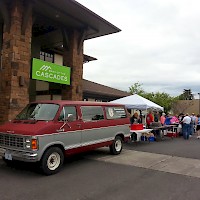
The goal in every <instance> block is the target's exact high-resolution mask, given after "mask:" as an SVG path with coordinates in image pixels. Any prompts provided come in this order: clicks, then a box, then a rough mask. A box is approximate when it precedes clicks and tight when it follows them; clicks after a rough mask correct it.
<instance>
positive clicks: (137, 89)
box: [129, 82, 145, 96]
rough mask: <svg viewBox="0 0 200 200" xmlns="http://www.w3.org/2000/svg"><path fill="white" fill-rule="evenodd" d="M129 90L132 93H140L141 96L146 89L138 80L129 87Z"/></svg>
mask: <svg viewBox="0 0 200 200" xmlns="http://www.w3.org/2000/svg"><path fill="white" fill-rule="evenodd" d="M129 92H130V93H131V94H138V95H140V96H141V95H142V94H144V93H145V91H144V90H143V88H142V84H140V83H139V82H136V83H134V84H133V85H131V87H129Z"/></svg>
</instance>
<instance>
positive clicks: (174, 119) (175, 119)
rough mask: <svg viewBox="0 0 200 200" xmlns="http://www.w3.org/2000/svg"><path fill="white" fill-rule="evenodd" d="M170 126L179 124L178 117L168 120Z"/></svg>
mask: <svg viewBox="0 0 200 200" xmlns="http://www.w3.org/2000/svg"><path fill="white" fill-rule="evenodd" d="M170 122H171V124H178V123H179V119H178V116H176V115H175V116H173V117H172V118H171V120H170Z"/></svg>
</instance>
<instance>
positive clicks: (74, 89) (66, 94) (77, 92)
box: [62, 30, 83, 101]
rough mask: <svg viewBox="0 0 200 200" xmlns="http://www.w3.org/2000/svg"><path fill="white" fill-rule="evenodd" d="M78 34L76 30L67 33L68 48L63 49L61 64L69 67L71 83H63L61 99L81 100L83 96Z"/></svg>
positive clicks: (80, 49) (81, 50) (81, 51)
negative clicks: (67, 84) (68, 84)
mask: <svg viewBox="0 0 200 200" xmlns="http://www.w3.org/2000/svg"><path fill="white" fill-rule="evenodd" d="M80 34H81V33H80V31H79V32H78V31H77V30H73V31H71V32H70V33H69V34H68V36H69V50H65V51H64V55H63V65H65V66H68V67H71V85H70V86H65V85H63V89H62V99H63V100H73V101H81V100H82V98H83V97H82V96H83V91H82V79H83V42H81V43H80ZM79 46H80V48H79Z"/></svg>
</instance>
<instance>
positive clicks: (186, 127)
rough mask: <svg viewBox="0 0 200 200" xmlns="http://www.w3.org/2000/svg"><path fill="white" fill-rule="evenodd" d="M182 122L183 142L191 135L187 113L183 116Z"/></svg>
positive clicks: (189, 119)
mask: <svg viewBox="0 0 200 200" xmlns="http://www.w3.org/2000/svg"><path fill="white" fill-rule="evenodd" d="M182 122H183V138H184V139H185V140H188V139H189V136H190V134H191V125H190V124H191V117H189V115H188V113H187V114H186V115H185V117H184V118H183V120H182Z"/></svg>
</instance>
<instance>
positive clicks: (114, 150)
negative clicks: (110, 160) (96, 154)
mask: <svg viewBox="0 0 200 200" xmlns="http://www.w3.org/2000/svg"><path fill="white" fill-rule="evenodd" d="M122 148H123V143H122V138H121V137H120V136H116V137H115V139H114V141H113V143H112V144H111V145H110V153H111V154H113V155H118V154H120V153H121V151H122Z"/></svg>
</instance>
